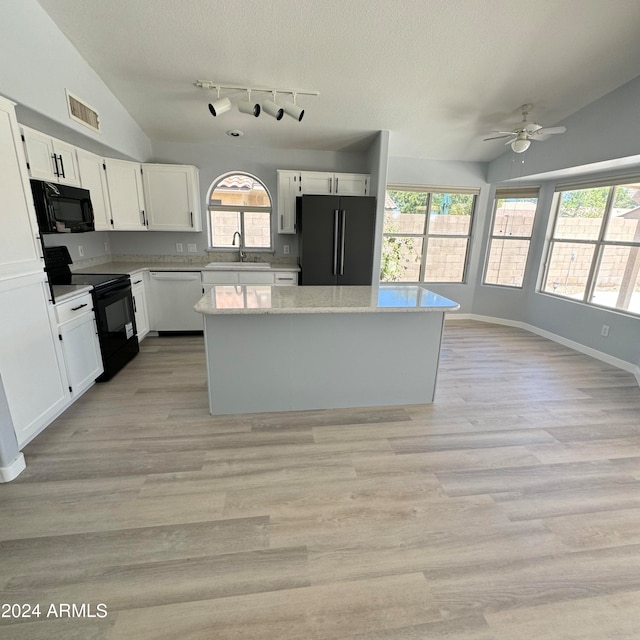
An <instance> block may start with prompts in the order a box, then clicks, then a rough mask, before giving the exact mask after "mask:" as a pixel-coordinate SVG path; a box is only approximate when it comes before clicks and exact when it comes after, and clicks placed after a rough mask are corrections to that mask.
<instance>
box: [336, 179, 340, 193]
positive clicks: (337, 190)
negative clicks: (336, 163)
mask: <svg viewBox="0 0 640 640" xmlns="http://www.w3.org/2000/svg"><path fill="white" fill-rule="evenodd" d="M338 180H340V178H336V193H338V192H339V191H340V187H338Z"/></svg>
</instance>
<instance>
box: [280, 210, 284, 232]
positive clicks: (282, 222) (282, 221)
mask: <svg viewBox="0 0 640 640" xmlns="http://www.w3.org/2000/svg"><path fill="white" fill-rule="evenodd" d="M283 229H284V215H283V214H280V231H282V230H283Z"/></svg>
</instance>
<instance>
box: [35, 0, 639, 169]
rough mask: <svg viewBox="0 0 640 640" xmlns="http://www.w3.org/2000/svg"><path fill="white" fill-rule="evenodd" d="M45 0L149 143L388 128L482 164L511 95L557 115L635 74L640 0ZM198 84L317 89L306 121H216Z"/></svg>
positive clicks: (364, 138) (301, 140)
mask: <svg viewBox="0 0 640 640" xmlns="http://www.w3.org/2000/svg"><path fill="white" fill-rule="evenodd" d="M39 2H40V4H41V5H42V7H43V8H44V9H45V10H46V11H47V12H48V14H49V15H50V16H51V17H52V19H53V20H54V21H55V22H56V23H57V25H58V26H59V27H60V29H61V30H62V31H63V32H64V33H65V34H66V36H67V37H68V38H69V39H70V41H71V42H72V43H73V44H74V46H75V47H76V48H77V49H78V51H79V52H80V54H81V55H82V56H83V57H84V58H85V59H86V60H87V62H88V63H89V64H90V65H91V66H92V67H93V68H94V69H95V71H96V72H97V73H98V74H99V75H100V77H101V78H102V79H103V80H104V82H105V83H106V84H107V85H108V86H109V88H110V89H111V91H112V92H113V93H114V94H115V95H116V97H117V98H118V99H119V100H120V101H121V103H122V104H123V105H124V107H125V108H126V109H127V110H128V111H129V113H130V114H131V115H132V116H133V118H134V119H135V120H136V121H137V122H138V123H139V124H140V126H141V127H142V129H143V130H144V131H145V132H146V133H147V135H149V137H151V138H152V139H158V140H169V141H181V142H201V143H211V144H222V143H225V144H228V143H229V142H230V138H229V137H227V134H226V132H227V131H228V130H233V129H239V130H241V131H243V133H244V136H243V137H242V138H241V139H239V141H238V144H243V145H245V146H248V147H252V146H260V147H262V146H273V147H279V148H310V149H330V150H344V149H353V150H357V149H360V148H363V147H365V146H366V145H368V144H369V141H370V139H371V136H372V134H374V132H376V131H378V130H380V129H388V130H390V132H391V135H390V153H391V155H394V156H406V157H420V158H429V159H439V160H468V161H488V160H491V159H493V158H495V157H497V156H498V155H500V154H501V153H503V151H504V149H505V147H504V145H503V142H504V141H493V142H483V141H482V138H483V137H486V135H487V134H488V133H489V132H490V131H491V130H492V129H502V128H505V127H507V128H510V127H511V126H512V125H513V124H515V123H516V122H518V121H519V120H520V119H521V118H520V113H519V111H518V107H519V106H520V105H521V104H523V103H532V104H533V105H534V108H533V109H532V112H531V116H532V117H531V119H533V120H536V121H537V122H539V123H540V124H543V125H544V126H552V125H554V124H557V123H558V122H560V121H562V120H563V119H564V118H566V117H567V116H569V115H570V114H572V113H574V112H576V111H578V110H579V109H581V108H582V107H584V106H585V105H587V104H589V103H590V102H593V101H594V100H596V99H597V98H599V97H601V96H603V95H605V94H606V93H609V92H610V91H612V90H613V89H615V88H617V87H618V86H620V85H622V84H624V83H625V82H627V81H629V80H631V79H632V78H634V77H636V76H638V75H639V74H640V38H638V35H637V34H638V25H639V24H640V2H638V1H637V0H615V2H603V0H528V1H526V2H525V1H514V0H271V1H270V2H264V1H263V0H179V1H178V0H108V1H106V2H105V1H104V0H39ZM196 80H211V81H213V82H214V83H220V84H238V85H243V86H245V85H248V86H255V87H268V88H290V89H309V90H317V91H319V92H320V95H319V96H318V97H309V96H299V97H298V104H300V105H302V106H304V107H305V109H306V113H305V116H304V119H303V121H302V122H301V123H298V122H297V121H295V120H294V119H292V118H288V117H285V118H284V119H283V120H281V121H279V122H277V121H276V120H274V119H273V118H271V117H269V116H267V115H266V114H262V115H261V116H260V117H259V118H253V117H252V116H249V115H245V114H241V113H238V112H237V110H236V109H235V108H233V109H232V110H231V111H229V112H227V113H225V114H223V115H221V116H219V117H217V118H213V117H212V116H211V115H210V113H209V110H208V108H207V104H208V102H210V101H213V99H214V98H215V93H214V92H211V91H205V90H203V89H199V88H197V87H196V86H195V82H196ZM222 95H226V96H228V97H230V98H232V99H233V100H234V101H235V99H236V98H240V97H242V96H243V95H245V94H243V93H242V92H223V94H222ZM80 97H82V96H80ZM253 97H260V98H266V97H268V96H267V95H266V94H254V96H253ZM283 97H284V96H283ZM87 100H88V101H89V102H90V99H89V97H87ZM603 124H605V123H603Z"/></svg>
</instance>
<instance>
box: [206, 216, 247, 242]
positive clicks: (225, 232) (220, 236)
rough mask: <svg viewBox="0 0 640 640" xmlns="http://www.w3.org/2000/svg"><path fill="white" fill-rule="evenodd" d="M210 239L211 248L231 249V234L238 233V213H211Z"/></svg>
mask: <svg viewBox="0 0 640 640" xmlns="http://www.w3.org/2000/svg"><path fill="white" fill-rule="evenodd" d="M210 213H211V237H212V238H211V239H212V245H211V246H213V247H231V246H232V244H231V243H232V241H233V234H234V233H235V232H236V231H238V232H239V231H240V213H239V212H238V211H211V212H210Z"/></svg>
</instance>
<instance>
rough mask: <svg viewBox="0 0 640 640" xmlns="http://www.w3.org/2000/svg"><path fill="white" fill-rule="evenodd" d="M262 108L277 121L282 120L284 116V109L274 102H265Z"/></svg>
mask: <svg viewBox="0 0 640 640" xmlns="http://www.w3.org/2000/svg"><path fill="white" fill-rule="evenodd" d="M262 108H263V109H264V110H265V112H266V113H268V114H269V115H270V116H273V117H274V118H275V119H276V120H282V116H284V109H283V108H282V107H281V106H280V105H278V104H276V103H275V102H274V101H273V100H265V101H264V102H263V103H262Z"/></svg>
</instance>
